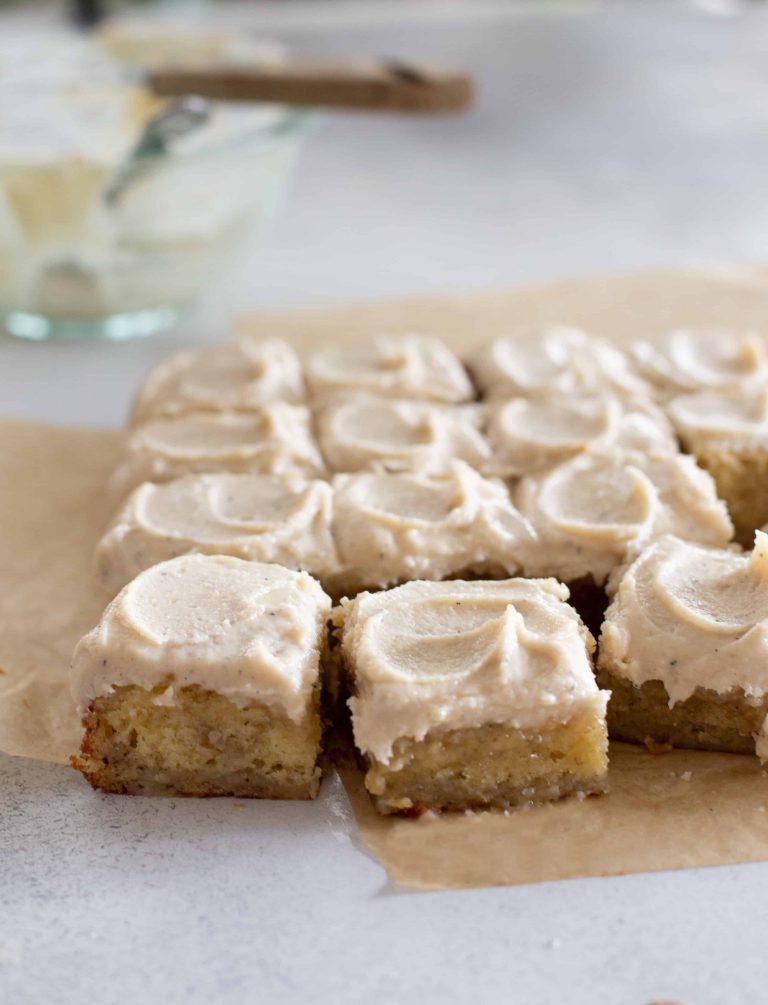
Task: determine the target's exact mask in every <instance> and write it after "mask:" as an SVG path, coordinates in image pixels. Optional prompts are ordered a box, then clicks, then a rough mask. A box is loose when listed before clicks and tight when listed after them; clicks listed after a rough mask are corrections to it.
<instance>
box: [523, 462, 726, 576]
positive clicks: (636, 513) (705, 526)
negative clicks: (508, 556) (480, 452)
mask: <svg viewBox="0 0 768 1005" xmlns="http://www.w3.org/2000/svg"><path fill="white" fill-rule="evenodd" d="M514 500H515V502H516V503H517V506H518V508H519V510H520V512H521V513H522V514H523V515H524V516H525V517H527V518H528V519H529V520H530V522H531V524H532V525H533V527H534V530H535V531H536V533H537V535H538V539H539V543H538V545H537V546H536V548H535V550H533V552H532V556H531V559H530V561H529V563H528V564H527V565H526V567H525V572H526V575H534V576H536V575H539V576H540V575H551V576H557V577H558V578H559V579H563V580H565V581H566V582H572V581H574V580H576V579H580V578H582V577H592V578H593V579H594V581H595V582H596V583H598V584H601V583H603V582H604V581H605V580H606V578H607V577H608V576H609V574H610V573H611V571H612V570H613V569H614V568H615V567H616V566H618V565H620V564H622V563H623V562H625V561H626V560H627V559H628V558H631V557H633V556H634V554H635V553H636V552H637V551H638V549H640V548H642V547H644V546H645V545H646V544H648V542H650V541H651V540H653V539H654V538H655V537H658V536H660V535H662V534H677V535H678V536H680V537H683V538H686V539H688V540H692V541H698V542H700V543H702V544H708V545H714V546H718V545H724V544H726V543H727V542H728V541H729V540H730V538H731V536H732V534H733V526H732V524H731V521H730V518H729V517H728V512H727V509H726V507H725V504H724V503H723V502H722V501H721V500H719V499H718V498H717V495H716V492H715V486H714V482H713V481H712V478H711V476H710V475H709V474H707V472H705V471H703V470H702V469H701V468H699V467H698V466H697V465H696V463H695V461H694V460H693V458H692V457H687V456H683V455H680V454H672V453H667V452H658V453H654V454H641V453H639V452H637V451H620V450H616V449H609V450H604V451H589V452H586V453H584V454H582V455H581V456H579V457H577V458H575V459H574V460H571V461H568V462H566V463H565V464H561V465H558V466H557V467H555V468H553V469H551V470H549V471H545V472H542V473H540V474H538V475H531V476H529V477H527V478H524V479H523V480H522V481H521V482H520V484H519V486H518V487H517V490H516V492H515V494H514Z"/></svg>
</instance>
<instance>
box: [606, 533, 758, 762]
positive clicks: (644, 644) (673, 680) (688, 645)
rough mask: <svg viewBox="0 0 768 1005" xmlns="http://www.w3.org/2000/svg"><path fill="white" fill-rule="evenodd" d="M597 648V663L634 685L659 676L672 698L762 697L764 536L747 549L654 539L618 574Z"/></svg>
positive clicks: (677, 539)
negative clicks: (702, 693)
mask: <svg viewBox="0 0 768 1005" xmlns="http://www.w3.org/2000/svg"><path fill="white" fill-rule="evenodd" d="M600 651H601V656H600V663H601V665H602V666H605V668H606V669H607V670H610V672H611V673H615V674H619V675H621V676H622V677H625V678H626V679H627V680H629V681H631V682H632V683H633V684H635V685H636V686H640V685H642V684H644V683H646V682H647V681H650V680H659V681H661V682H662V683H663V684H664V687H665V689H666V691H667V694H668V695H669V700H670V704H673V703H675V702H679V701H685V700H686V699H687V698H690V697H691V696H692V695H693V694H694V693H695V692H696V691H697V690H698V689H699V688H703V689H706V690H708V691H714V692H715V693H717V694H720V695H725V694H730V693H731V692H733V691H735V690H738V691H743V692H744V694H745V696H747V698H755V699H759V698H762V697H763V696H764V695H765V694H766V693H768V661H766V651H768V537H766V535H765V534H762V533H760V532H759V531H758V533H757V536H756V540H755V546H754V550H753V551H752V553H751V554H744V553H743V552H740V551H738V550H736V549H734V550H730V549H715V548H707V547H703V546H702V545H699V544H695V543H693V542H690V541H683V540H680V539H679V538H677V537H672V536H665V537H662V538H660V539H658V540H657V541H655V542H654V543H653V544H652V545H651V546H650V547H649V548H646V549H645V550H644V551H643V552H642V553H641V555H640V556H639V557H638V558H637V559H636V560H635V562H634V563H633V564H632V565H631V566H630V567H629V569H628V570H627V571H626V572H625V573H624V575H623V576H622V578H621V580H620V582H619V584H618V589H617V591H616V594H615V597H614V599H613V602H612V604H611V606H610V607H609V609H608V613H607V615H606V620H605V624H604V625H603V631H602V635H601V640H600ZM763 747H764V748H765V741H764V742H763ZM764 753H768V749H764Z"/></svg>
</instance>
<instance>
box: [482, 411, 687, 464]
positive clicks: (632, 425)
mask: <svg viewBox="0 0 768 1005" xmlns="http://www.w3.org/2000/svg"><path fill="white" fill-rule="evenodd" d="M483 415H484V419H485V421H484V424H483V433H484V434H485V438H486V440H487V441H488V444H489V446H490V449H491V458H490V461H489V462H488V463H487V464H486V465H485V466H484V468H483V474H487V475H495V476H498V477H500V478H520V477H522V476H524V475H530V474H536V473H537V472H539V471H544V470H546V469H547V468H552V467H554V466H555V465H556V464H562V463H564V462H565V461H568V460H570V459H571V458H573V457H576V456H577V455H579V454H582V453H584V452H585V451H587V450H599V449H607V448H611V447H616V448H619V449H624V450H639V451H643V452H649V453H650V452H651V451H659V450H666V451H674V452H676V451H677V449H678V448H677V439H676V437H675V433H674V430H673V429H672V425H671V423H670V422H669V420H668V419H667V417H666V416H665V415H664V413H663V412H662V411H661V409H660V408H659V407H658V406H657V405H655V404H654V403H653V402H652V401H649V400H644V399H634V400H633V399H629V398H621V397H619V396H618V395H616V394H611V393H599V394H598V393H595V394H586V393H583V394H540V395H537V396H536V397H532V398H508V399H501V400H498V401H489V402H488V403H487V404H486V405H485V406H484V408H483Z"/></svg>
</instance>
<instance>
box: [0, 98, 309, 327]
mask: <svg viewBox="0 0 768 1005" xmlns="http://www.w3.org/2000/svg"><path fill="white" fill-rule="evenodd" d="M35 102H36V97H35V95H34V94H32V95H29V96H28V97H26V98H21V99H20V102H19V107H18V108H17V118H20V119H23V123H24V127H25V128H28V127H29V123H30V122H32V123H33V124H34V122H35V117H36V110H35ZM105 107H106V105H104V107H101V108H98V107H97V108H95V112H94V109H91V110H90V111H91V112H92V113H94V114H95V117H96V118H97V119H99V116H100V117H101V118H100V119H99V126H103V124H104V123H103V118H104V111H105ZM50 111H51V108H50V103H49V102H47V103H46V107H45V115H47V116H48V117H50ZM314 118H315V117H314V115H313V114H312V113H310V112H306V111H302V110H295V109H285V108H282V107H275V106H264V107H263V108H257V107H246V106H229V105H228V106H221V105H217V106H214V112H213V116H212V124H210V125H205V126H203V127H202V128H201V129H200V130H199V131H197V132H194V133H191V134H189V135H188V136H186V137H182V138H181V139H180V140H178V141H177V142H175V143H174V144H173V146H172V147H171V148H170V149H169V151H167V152H165V153H162V154H155V155H152V156H148V157H145V158H143V159H142V163H141V171H140V173H138V174H137V175H136V176H135V177H134V178H133V180H132V181H130V182H129V183H128V184H127V186H126V187H125V188H124V189H123V190H122V192H121V193H120V194H119V195H118V197H117V198H116V199H115V200H114V201H111V200H110V199H108V198H107V195H106V194H107V192H108V191H109V187H110V183H111V182H112V181H113V179H114V177H115V174H116V172H117V170H118V169H119V166H120V162H121V159H122V158H123V157H124V156H125V149H124V148H122V149H121V153H120V155H119V156H117V155H116V156H114V157H109V156H104V148H103V145H102V147H100V148H99V150H98V155H97V156H96V155H92V154H91V152H90V151H89V150H88V149H87V144H85V145H84V149H82V150H79V149H75V148H74V145H73V144H72V143H70V142H68V140H67V141H62V143H61V152H60V154H55V155H52V154H51V143H50V142H49V141H50V137H51V125H52V124H50V123H49V122H48V121H45V122H42V123H38V126H39V127H41V128H42V127H44V128H45V129H47V130H48V131H47V133H46V153H45V156H44V157H40V156H34V155H23V153H21V152H20V151H19V150H17V149H14V150H12V151H11V152H10V154H9V153H8V152H7V151H6V150H5V149H3V150H0V323H2V326H3V327H4V328H5V329H6V331H7V332H9V333H10V334H12V335H16V336H19V337H22V338H28V339H37V340H42V339H63V338H106V339H129V338H135V337H139V336H146V335H152V334H154V333H155V332H158V331H160V330H162V329H164V328H167V327H169V326H171V325H173V324H174V323H175V321H176V320H177V318H178V317H179V315H180V314H181V313H182V312H183V311H184V309H185V308H187V307H188V306H189V305H190V304H192V303H193V302H194V300H195V299H196V297H197V295H198V294H199V292H200V291H201V290H202V288H203V287H205V286H206V285H207V284H209V283H210V281H211V279H212V278H214V277H215V276H216V274H217V272H219V271H221V270H222V269H223V268H225V267H226V264H227V262H228V261H229V260H230V259H231V256H233V255H234V254H235V253H236V251H237V249H238V248H239V247H240V245H241V243H242V242H243V239H244V237H245V236H246V234H251V233H252V232H253V230H254V229H255V228H263V227H264V225H265V224H266V222H267V221H268V220H269V218H270V216H271V214H272V213H273V212H274V210H275V208H276V206H277V205H278V202H279V199H280V196H281V195H282V193H283V191H284V189H285V186H286V182H287V181H288V179H289V177H290V175H291V168H292V166H293V164H294V162H295V159H296V155H297V152H298V150H299V147H300V144H301V141H302V139H303V137H304V136H305V135H306V133H307V130H308V128H309V127H310V125H311V124H312V123H313V122H314ZM55 126H56V128H57V129H58V130H59V131H60V132H64V130H63V129H62V124H61V122H57V123H55ZM32 131H33V132H34V130H32ZM39 132H40V128H38V129H37V133H39ZM102 132H103V130H102ZM138 132H139V130H137V132H136V137H135V138H138ZM116 149H117V147H115V150H116Z"/></svg>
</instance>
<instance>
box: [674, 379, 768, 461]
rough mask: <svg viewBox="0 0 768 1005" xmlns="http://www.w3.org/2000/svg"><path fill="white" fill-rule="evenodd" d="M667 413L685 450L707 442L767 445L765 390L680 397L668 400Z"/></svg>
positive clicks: (703, 393)
mask: <svg viewBox="0 0 768 1005" xmlns="http://www.w3.org/2000/svg"><path fill="white" fill-rule="evenodd" d="M667 412H668V414H669V417H670V419H671V420H672V424H673V425H674V427H675V429H676V430H677V434H678V436H679V437H680V439H681V440H682V442H683V444H684V445H685V447H686V448H687V449H688V450H693V451H696V450H697V449H698V448H699V447H701V446H703V445H705V444H708V443H723V444H735V445H739V446H749V445H750V444H754V445H756V446H757V445H763V446H765V444H766V443H768V390H765V391H752V392H748V391H743V392H741V393H739V394H736V393H734V392H717V391H699V392H697V393H695V394H681V395H679V396H678V397H677V398H673V399H672V401H671V402H670V403H669V405H668V406H667Z"/></svg>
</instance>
